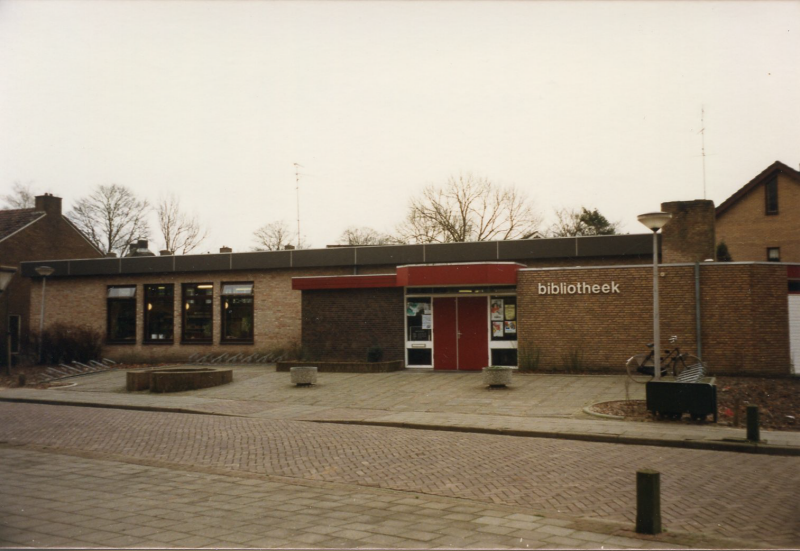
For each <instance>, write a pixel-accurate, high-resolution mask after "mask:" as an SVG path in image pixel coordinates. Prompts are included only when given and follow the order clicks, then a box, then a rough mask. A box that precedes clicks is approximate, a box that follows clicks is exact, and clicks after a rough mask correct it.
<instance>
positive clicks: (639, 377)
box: [625, 335, 705, 384]
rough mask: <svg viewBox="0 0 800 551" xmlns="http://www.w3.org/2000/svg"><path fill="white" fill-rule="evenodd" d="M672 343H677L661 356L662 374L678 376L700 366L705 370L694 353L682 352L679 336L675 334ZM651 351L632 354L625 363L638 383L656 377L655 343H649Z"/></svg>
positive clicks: (631, 377)
mask: <svg viewBox="0 0 800 551" xmlns="http://www.w3.org/2000/svg"><path fill="white" fill-rule="evenodd" d="M669 342H670V344H673V345H676V346H675V348H673V349H671V350H670V349H664V350H663V356H661V376H662V377H664V376H666V375H668V374H670V372H671V374H672V375H673V376H674V377H675V378H678V377H679V376H680V375H681V373H683V372H684V371H686V370H697V368H698V367H700V368H702V369H701V371H703V370H704V367H705V366H704V364H703V362H702V361H701V360H700V358H698V357H697V356H695V355H694V354H689V353H688V352H681V349H680V347H678V346H677V344H676V343H677V342H678V337H677V336H676V335H673V336H672V337H670V339H669ZM647 347H648V348H650V349H651V350H650V352H648V353H646V354H636V355H634V356H631V357H630V358H629V359H628V361H627V362H626V363H625V369H626V370H627V372H628V378H630V379H631V380H632V381H634V382H636V383H642V384H644V383H647V382H648V381H652V380H653V378H654V377H655V372H656V370H655V354H654V352H655V351H654V350H652V348H653V343H649V344H648V345H647Z"/></svg>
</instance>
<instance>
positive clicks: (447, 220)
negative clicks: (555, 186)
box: [397, 174, 540, 243]
mask: <svg viewBox="0 0 800 551" xmlns="http://www.w3.org/2000/svg"><path fill="white" fill-rule="evenodd" d="M539 223H540V221H539V218H538V216H537V215H536V214H535V213H534V211H533V209H532V207H531V206H530V204H529V202H528V199H527V197H526V196H525V194H524V193H523V192H521V191H519V190H517V189H516V188H514V187H513V186H510V187H501V186H498V185H496V184H494V183H493V182H491V181H490V180H488V179H486V178H482V177H476V176H473V175H472V174H467V175H459V176H458V177H455V176H451V177H450V178H449V179H448V180H447V183H445V185H444V186H441V187H437V186H432V185H431V186H428V187H426V188H425V189H424V190H423V191H422V196H421V197H415V198H412V199H411V203H410V205H409V208H408V215H407V216H406V219H405V221H403V223H401V224H400V226H398V228H397V232H398V234H399V240H400V241H402V242H405V243H452V242H463V241H494V240H505V239H527V238H529V237H531V236H533V235H535V234H536V231H537V227H538V226H539Z"/></svg>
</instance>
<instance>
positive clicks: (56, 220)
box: [0, 195, 102, 365]
mask: <svg viewBox="0 0 800 551" xmlns="http://www.w3.org/2000/svg"><path fill="white" fill-rule="evenodd" d="M35 210H36V211H41V212H44V213H46V215H45V216H43V217H41V218H39V219H38V220H36V221H35V222H33V223H32V224H31V225H29V226H27V227H25V228H24V229H22V230H21V231H19V232H17V233H14V234H13V235H11V236H10V237H8V238H7V239H4V240H3V241H0V264H3V265H11V266H16V267H17V270H19V269H20V263H21V262H26V261H30V260H41V259H46V260H57V259H65V258H98V257H101V256H102V254H101V252H100V251H98V250H97V249H96V248H95V247H94V246H93V245H92V244H91V243H89V241H87V239H86V237H84V236H83V234H81V233H80V232H79V231H78V230H77V229H75V227H74V226H73V225H72V224H70V223H69V222H67V221H66V220H65V219H64V218H63V216H62V215H61V198H60V197H53V196H52V195H43V196H39V197H37V198H36V207H35ZM47 283H48V285H49V284H50V281H49V280H48V282H47ZM34 287H35V288H40V287H41V280H31V279H28V278H25V277H22V276H21V275H20V273H19V271H18V272H17V273H16V274H15V275H14V278H13V279H12V280H11V283H10V284H9V286H8V288H7V289H6V292H4V293H3V294H2V296H0V335H2V336H3V338H2V339H0V351H2V352H0V365H6V363H7V360H6V358H7V353H6V339H5V335H6V332H7V330H8V325H7V324H8V316H7V315H6V308H7V309H8V315H18V316H20V317H21V332H20V341H21V344H22V345H23V346H24V343H26V342H27V340H28V338H29V335H30V331H31V329H32V330H34V331H38V328H39V326H38V315H37V318H36V321H34V322H33V323H31V322H32V320H31V317H30V315H29V312H30V310H31V290H32V289H33V288H34ZM37 312H38V310H37Z"/></svg>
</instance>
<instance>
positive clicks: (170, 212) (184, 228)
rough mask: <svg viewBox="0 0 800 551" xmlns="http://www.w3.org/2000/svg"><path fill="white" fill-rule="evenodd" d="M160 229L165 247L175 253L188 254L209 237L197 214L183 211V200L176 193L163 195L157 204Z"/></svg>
mask: <svg viewBox="0 0 800 551" xmlns="http://www.w3.org/2000/svg"><path fill="white" fill-rule="evenodd" d="M156 214H157V215H158V229H159V230H160V231H161V238H162V239H163V240H164V248H165V249H167V250H168V251H172V252H173V253H175V254H186V253H189V252H191V251H193V250H194V249H196V248H197V246H198V245H200V243H202V242H203V240H204V239H205V238H206V237H208V231H207V230H205V229H203V228H201V227H200V223H199V222H198V221H197V217H196V216H190V215H188V214H186V213H185V212H183V211H181V202H180V199H178V198H177V197H176V196H175V195H172V194H170V195H167V196H166V197H162V198H161V200H160V201H159V203H158V205H157V206H156Z"/></svg>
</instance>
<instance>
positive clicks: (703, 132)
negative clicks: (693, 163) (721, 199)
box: [700, 105, 706, 199]
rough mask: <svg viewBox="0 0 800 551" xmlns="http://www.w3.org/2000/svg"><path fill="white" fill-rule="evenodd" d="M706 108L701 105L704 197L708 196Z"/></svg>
mask: <svg viewBox="0 0 800 551" xmlns="http://www.w3.org/2000/svg"><path fill="white" fill-rule="evenodd" d="M705 120H706V108H705V106H702V105H701V106H700V126H701V128H700V136H701V139H702V150H701V151H702V156H703V199H705V198H706V123H705Z"/></svg>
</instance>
